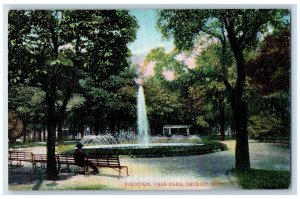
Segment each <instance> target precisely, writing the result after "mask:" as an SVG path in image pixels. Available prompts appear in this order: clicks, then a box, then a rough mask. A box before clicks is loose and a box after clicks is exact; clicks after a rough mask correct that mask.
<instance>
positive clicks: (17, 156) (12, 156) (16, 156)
mask: <svg viewBox="0 0 300 199" xmlns="http://www.w3.org/2000/svg"><path fill="white" fill-rule="evenodd" d="M8 161H9V163H10V164H11V165H12V164H13V162H14V161H15V162H16V163H17V165H18V166H21V165H22V162H30V163H32V164H33V154H32V153H31V152H24V151H8Z"/></svg>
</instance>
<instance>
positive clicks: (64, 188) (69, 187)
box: [9, 184, 114, 191]
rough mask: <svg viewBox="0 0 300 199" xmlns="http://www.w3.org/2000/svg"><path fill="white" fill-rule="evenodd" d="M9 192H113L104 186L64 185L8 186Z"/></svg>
mask: <svg viewBox="0 0 300 199" xmlns="http://www.w3.org/2000/svg"><path fill="white" fill-rule="evenodd" d="M9 190H11V191H30V190H60V191H67V190H114V189H113V188H110V187H109V186H106V185H101V184H88V185H82V184H78V185H66V186H53V187H45V186H43V187H40V188H38V189H37V188H35V185H34V184H30V185H9Z"/></svg>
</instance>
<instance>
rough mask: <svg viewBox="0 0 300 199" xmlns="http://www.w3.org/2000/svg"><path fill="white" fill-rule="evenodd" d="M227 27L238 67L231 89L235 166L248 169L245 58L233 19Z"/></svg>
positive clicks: (239, 168)
mask: <svg viewBox="0 0 300 199" xmlns="http://www.w3.org/2000/svg"><path fill="white" fill-rule="evenodd" d="M226 29H227V33H228V39H229V43H230V47H231V50H232V52H233V54H234V57H235V61H236V69H237V70H236V71H237V80H236V84H235V87H234V88H232V89H231V91H230V98H231V108H232V111H233V117H234V122H235V131H236V147H235V168H236V169H237V170H247V169H250V156H249V145H248V131H247V105H246V102H244V101H243V100H242V96H243V92H244V87H245V81H246V72H245V58H244V54H243V49H242V48H241V46H240V45H239V41H238V40H237V37H236V34H235V30H234V24H233V22H232V21H229V22H228V24H226Z"/></svg>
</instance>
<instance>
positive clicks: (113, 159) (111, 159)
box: [88, 155, 129, 179]
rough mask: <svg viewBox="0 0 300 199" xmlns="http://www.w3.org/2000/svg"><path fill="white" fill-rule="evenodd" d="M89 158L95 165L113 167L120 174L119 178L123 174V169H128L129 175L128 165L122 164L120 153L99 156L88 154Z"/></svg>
mask: <svg viewBox="0 0 300 199" xmlns="http://www.w3.org/2000/svg"><path fill="white" fill-rule="evenodd" d="M88 160H89V161H91V162H92V163H93V164H94V165H95V166H97V167H99V168H101V167H104V168H112V169H114V170H116V171H117V172H118V173H119V175H118V179H120V176H121V170H122V169H124V168H125V169H126V174H127V176H129V175H128V167H127V166H122V165H121V164H120V159H119V156H118V155H115V156H99V155H94V156H88Z"/></svg>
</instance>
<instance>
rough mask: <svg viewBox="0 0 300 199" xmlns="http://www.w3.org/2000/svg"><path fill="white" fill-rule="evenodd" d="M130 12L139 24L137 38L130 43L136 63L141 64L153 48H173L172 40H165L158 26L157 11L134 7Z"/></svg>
mask: <svg viewBox="0 0 300 199" xmlns="http://www.w3.org/2000/svg"><path fill="white" fill-rule="evenodd" d="M130 13H131V14H132V15H134V16H135V17H136V19H137V22H138V25H139V29H138V31H137V38H136V40H135V41H134V42H133V43H131V44H129V48H130V50H131V52H132V54H133V61H134V63H138V64H140V63H141V62H142V61H143V59H144V57H145V55H146V54H147V53H149V52H150V50H151V49H153V48H157V47H165V48H166V49H167V50H171V49H172V48H173V44H172V41H166V40H163V39H162V37H161V36H162V35H161V33H160V32H159V30H157V28H156V11H155V10H154V9H132V10H130Z"/></svg>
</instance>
